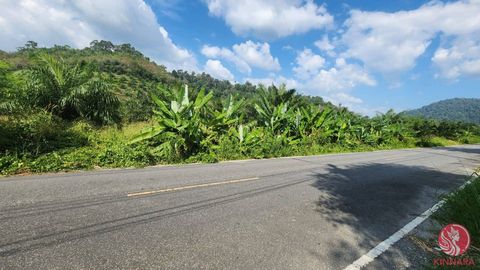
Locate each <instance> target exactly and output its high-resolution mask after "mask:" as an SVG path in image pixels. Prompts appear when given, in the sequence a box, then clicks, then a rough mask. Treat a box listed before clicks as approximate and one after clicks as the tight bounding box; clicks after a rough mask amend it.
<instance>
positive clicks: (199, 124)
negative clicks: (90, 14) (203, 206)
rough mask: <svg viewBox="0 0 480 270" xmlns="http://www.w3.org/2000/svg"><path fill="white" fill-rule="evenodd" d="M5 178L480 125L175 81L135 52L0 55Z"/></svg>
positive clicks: (451, 134) (108, 46)
mask: <svg viewBox="0 0 480 270" xmlns="http://www.w3.org/2000/svg"><path fill="white" fill-rule="evenodd" d="M0 90H1V91H0V152H1V153H2V155H1V157H0V173H1V174H17V173H32V172H48V171H61V170H76V169H93V168H97V167H104V168H109V167H139V166H147V165H154V164H166V163H184V162H216V161H220V160H229V159H244V158H268V157H279V156H289V155H312V154H321V153H329V152H345V151H367V150H374V149H392V148H402V147H415V146H442V145H451V144H459V143H476V142H480V136H479V135H480V128H479V126H477V125H475V124H466V123H462V122H448V121H437V120H425V119H421V118H414V117H410V116H406V115H404V114H397V113H395V112H393V111H389V112H387V113H385V114H378V115H377V116H375V117H366V116H362V115H359V114H356V113H353V112H351V111H349V110H348V109H346V108H344V107H341V106H334V105H332V104H330V103H328V102H324V101H323V100H322V99H321V98H320V97H309V96H305V95H300V94H298V93H297V92H296V91H295V90H292V89H286V88H285V86H279V87H276V86H268V87H264V86H259V87H257V86H254V85H252V84H250V83H246V84H232V83H230V82H228V81H219V80H216V79H213V78H212V77H210V76H209V75H208V74H194V73H188V72H185V71H181V70H178V71H172V72H168V71H167V70H166V69H165V68H164V67H163V66H159V65H157V64H155V63H153V62H151V61H150V60H149V59H148V58H146V57H144V56H143V55H142V54H141V53H140V52H138V51H137V50H135V48H133V47H132V46H130V45H128V44H123V45H114V44H112V43H110V42H108V41H94V42H92V44H91V46H90V47H88V48H85V49H81V50H78V49H72V48H69V47H67V46H55V47H53V48H38V46H37V44H36V43H34V42H29V43H27V44H26V45H25V46H24V47H22V48H19V50H18V51H17V52H14V53H0Z"/></svg>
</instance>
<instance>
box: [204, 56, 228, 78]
mask: <svg viewBox="0 0 480 270" xmlns="http://www.w3.org/2000/svg"><path fill="white" fill-rule="evenodd" d="M204 71H205V72H206V73H208V74H210V75H211V76H213V77H214V78H217V79H220V80H229V81H233V79H234V76H233V74H232V73H231V72H230V70H228V69H227V68H226V67H224V66H223V65H222V63H221V62H220V61H218V60H211V59H209V60H207V63H205V67H204Z"/></svg>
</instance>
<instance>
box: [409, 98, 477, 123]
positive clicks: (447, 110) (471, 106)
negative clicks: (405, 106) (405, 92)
mask: <svg viewBox="0 0 480 270" xmlns="http://www.w3.org/2000/svg"><path fill="white" fill-rule="evenodd" d="M404 113H405V114H407V115H412V116H420V117H425V118H431V119H439V120H451V121H462V122H467V123H476V124H480V98H453V99H446V100H442V101H439V102H435V103H432V104H430V105H427V106H424V107H421V108H419V109H415V110H410V111H405V112H404Z"/></svg>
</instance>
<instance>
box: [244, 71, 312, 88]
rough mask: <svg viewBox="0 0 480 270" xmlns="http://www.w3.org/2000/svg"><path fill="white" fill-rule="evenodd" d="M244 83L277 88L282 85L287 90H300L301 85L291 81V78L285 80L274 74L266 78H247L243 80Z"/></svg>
mask: <svg viewBox="0 0 480 270" xmlns="http://www.w3.org/2000/svg"><path fill="white" fill-rule="evenodd" d="M244 82H250V83H252V84H256V85H260V84H262V85H265V86H270V85H276V86H279V85H282V84H285V86H286V87H287V88H288V89H301V88H302V86H301V84H300V83H299V82H298V81H296V80H294V79H291V78H286V77H284V76H276V75H275V74H269V76H268V77H264V78H251V77H247V78H244Z"/></svg>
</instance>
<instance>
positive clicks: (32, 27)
mask: <svg viewBox="0 0 480 270" xmlns="http://www.w3.org/2000/svg"><path fill="white" fill-rule="evenodd" d="M1 3H2V4H1V6H2V8H1V9H0V30H1V32H2V35H0V48H1V49H3V50H7V51H12V50H14V49H15V48H16V47H19V46H22V45H23V44H25V42H26V41H28V40H34V41H37V42H38V43H39V44H40V45H42V46H52V45H54V44H59V45H63V44H67V45H70V46H73V47H77V48H81V47H85V46H88V44H89V42H90V41H92V40H95V39H105V40H110V41H112V42H114V43H131V44H132V45H133V46H135V47H136V48H138V49H140V50H141V51H142V52H144V53H145V54H146V55H148V56H149V57H151V58H153V59H155V60H156V61H158V62H159V63H160V64H163V65H166V66H167V67H169V68H182V69H186V70H196V69H197V64H196V60H195V57H194V56H193V54H192V53H191V52H189V51H188V50H186V49H184V48H181V47H179V46H177V45H176V44H175V43H174V42H173V41H172V40H171V38H170V37H169V35H168V32H167V30H166V29H165V28H164V27H162V26H161V25H159V24H158V22H157V18H156V16H155V14H154V13H153V11H152V9H151V8H150V7H149V6H148V5H147V4H146V3H145V2H144V1H143V0H103V1H95V0H84V1H63V0H48V1H47V0H18V1H1Z"/></svg>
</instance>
